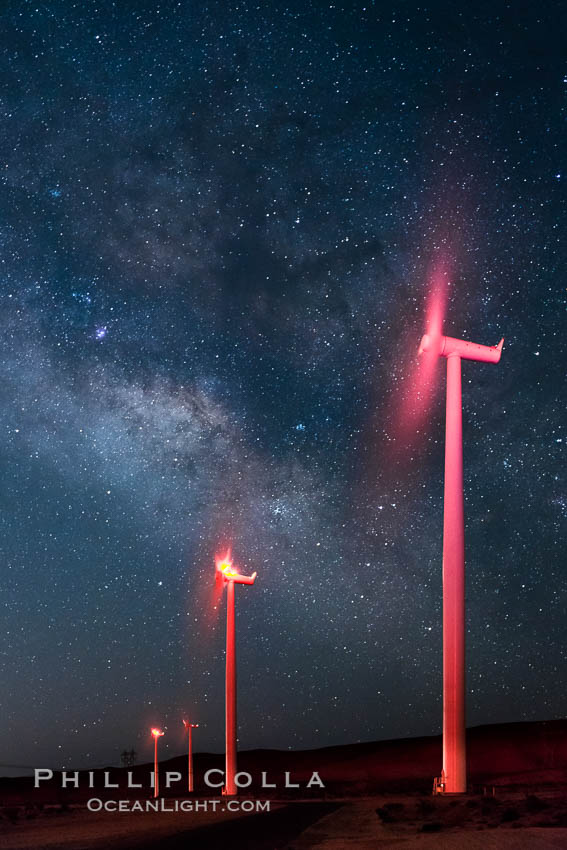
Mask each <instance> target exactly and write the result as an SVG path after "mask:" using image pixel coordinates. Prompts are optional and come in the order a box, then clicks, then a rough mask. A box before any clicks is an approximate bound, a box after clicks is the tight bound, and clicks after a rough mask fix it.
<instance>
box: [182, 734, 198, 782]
mask: <svg viewBox="0 0 567 850" xmlns="http://www.w3.org/2000/svg"><path fill="white" fill-rule="evenodd" d="M183 725H184V726H185V728H186V730H187V732H188V736H189V748H188V759H187V790H188V791H189V792H191V791H192V790H193V729H198V728H199V724H198V723H189V721H188V720H184V721H183Z"/></svg>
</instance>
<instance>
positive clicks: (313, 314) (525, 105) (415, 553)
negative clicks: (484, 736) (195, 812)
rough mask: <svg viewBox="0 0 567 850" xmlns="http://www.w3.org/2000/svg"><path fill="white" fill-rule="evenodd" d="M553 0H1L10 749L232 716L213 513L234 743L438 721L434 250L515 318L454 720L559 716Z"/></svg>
mask: <svg viewBox="0 0 567 850" xmlns="http://www.w3.org/2000/svg"><path fill="white" fill-rule="evenodd" d="M562 5H563V4H560V3H554V2H548V3H529V4H528V3H509V4H508V3H503V2H499V0H496V2H494V1H493V2H479V3H475V4H468V3H467V4H462V5H460V4H459V3H451V4H448V3H446V2H445V0H443V2H437V3H435V2H427V0H424V2H423V3H414V2H399V3H393V4H383V3H374V2H371V0H367V2H366V3H363V2H356V3H335V4H329V3H322V2H321V3H319V2H311V3H306V2H289V3H284V2H281V3H280V2H270V1H269V0H267V2H262V3H260V2H256V3H249V2H238V3H233V2H226V3H218V4H216V3H201V2H196V0H185V2H179V3H175V2H167V0H165V2H159V0H154V2H144V0H142V2H140V0H136V2H131V1H130V2H128V0H120V2H115V3H112V2H108V1H107V0H106V2H105V0H101V2H97V3H94V2H90V0H86V2H77V3H73V2H65V0H59V2H56V0H34V2H25V1H24V0H20V2H8V3H6V4H4V5H3V9H4V11H3V13H2V16H1V36H0V38H1V44H2V60H1V65H0V97H1V100H0V104H1V109H2V120H1V125H0V126H1V137H2V143H1V148H0V150H1V160H0V166H1V175H2V184H1V186H2V188H1V203H0V215H1V229H0V235H1V242H2V245H1V251H0V263H1V265H0V274H1V287H0V298H1V303H2V313H1V315H2V329H1V343H0V360H1V369H0V393H1V405H0V457H1V468H2V476H1V488H0V518H1V531H2V533H1V536H0V541H1V564H2V566H1V570H0V576H1V594H0V611H1V622H2V641H1V644H0V660H1V664H0V669H1V674H0V681H1V691H0V713H1V716H2V729H1V732H0V752H1V761H2V763H3V764H6V765H9V764H13V765H30V766H38V767H46V766H51V767H61V766H67V767H87V766H95V765H100V764H104V763H107V762H116V761H118V760H119V754H120V751H121V750H122V749H124V748H125V747H128V748H130V747H131V746H133V747H134V748H135V749H136V750H137V751H138V753H139V756H140V759H145V758H149V757H150V755H151V752H152V741H151V739H150V736H149V727H150V725H152V724H159V725H162V726H163V727H164V728H165V729H166V735H165V737H164V738H163V739H162V741H161V743H160V749H161V751H162V752H163V754H164V755H166V754H170V755H176V754H178V753H180V752H182V751H183V748H184V730H183V727H182V723H181V720H182V718H183V717H184V716H190V717H191V718H192V719H193V720H194V721H195V722H198V723H200V724H201V727H200V728H199V730H198V732H197V735H196V736H195V746H196V749H197V750H203V749H208V750H215V751H217V752H221V751H222V750H223V747H224V737H223V735H224V733H223V716H224V666H223V665H224V620H223V615H224V608H223V607H221V608H220V609H218V610H217V611H216V612H215V610H214V609H213V604H214V603H213V598H214V597H213V594H212V583H213V571H214V558H215V553H217V552H221V551H224V548H225V547H226V546H228V545H232V552H233V556H234V560H235V564H236V565H237V566H238V567H239V568H240V569H241V570H242V571H244V572H251V571H252V570H257V571H258V579H257V581H256V584H255V586H254V587H238V588H237V620H238V622H237V629H238V649H239V659H238V661H239V727H240V731H239V739H240V746H241V747H243V748H251V747H291V748H306V747H317V746H325V745H328V744H341V743H350V742H353V741H359V740H376V739H379V738H389V737H398V736H410V735H420V734H438V733H439V732H440V730H441V719H442V718H441V549H442V522H443V499H442V495H443V494H442V488H443V422H444V411H443V387H444V370H443V366H444V362H443V363H441V362H440V363H439V364H438V370H437V376H436V377H437V379H438V380H437V389H438V392H437V395H436V397H435V399H434V400H433V401H432V403H431V405H430V407H429V411H428V414H427V416H426V417H425V419H424V420H423V422H421V423H420V424H419V428H417V427H416V428H413V426H412V427H408V422H407V420H405V418H404V416H403V415H402V413H401V411H403V409H404V408H403V404H401V401H400V400H401V399H402V397H403V394H404V392H406V390H407V386H408V385H411V382H410V383H409V384H408V375H409V374H410V373H411V371H412V370H415V368H416V367H415V362H414V361H415V354H416V352H417V347H418V344H419V339H420V336H421V334H422V333H423V331H424V329H425V328H424V325H425V311H426V310H425V305H426V301H427V293H428V289H429V287H430V286H431V280H432V275H434V274H435V269H436V268H438V267H439V264H442V265H443V268H445V269H446V270H447V272H446V283H447V284H448V286H447V291H448V293H449V294H448V305H447V314H446V318H445V323H444V330H445V332H446V333H448V334H450V335H452V336H465V337H466V338H468V339H472V340H474V341H476V342H480V343H484V344H488V345H494V344H496V343H497V342H498V340H499V339H500V337H501V336H504V337H505V338H506V342H505V347H504V352H503V355H502V360H501V362H500V364H499V365H497V366H495V365H490V364H482V363H464V364H463V394H464V440H465V486H466V493H465V498H466V506H465V510H466V519H467V606H468V608H467V616H468V625H467V642H468V643H467V652H468V664H469V676H468V688H469V695H468V718H467V719H468V724H469V725H478V724H481V723H491V722H506V721H521V720H544V719H549V718H554V717H561V716H565V714H566V712H567V664H566V663H565V662H566V651H567V645H566V641H567V624H566V623H567V621H566V617H565V599H566V596H565V594H566V591H567V578H566V574H565V565H566V563H567V554H566V552H565V542H564V540H565V521H566V518H567V484H566V482H565V462H564V457H565V447H566V441H567V433H566V429H565V413H564V409H565V392H564V389H565V382H564V380H565V363H566V362H567V357H566V348H567V335H566V333H565V301H566V288H565V287H566V285H565V275H564V269H565V241H564V225H565V192H564V187H565V182H566V181H567V170H565V171H564V169H566V164H565V130H564V119H565V90H566V87H567V77H566V76H565V75H566V73H567V63H566V62H565V53H564V52H562V45H561V33H562V32H565V27H566V25H567V22H566V21H565V15H564V14H563V19H562V12H561V7H562ZM562 231H563V243H562V242H561V235H562ZM402 420H404V421H402ZM409 425H410V426H411V423H409ZM315 767H316V766H315ZM4 772H8V773H13V772H14V771H13V770H7V769H4Z"/></svg>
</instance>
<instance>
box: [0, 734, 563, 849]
mask: <svg viewBox="0 0 567 850" xmlns="http://www.w3.org/2000/svg"><path fill="white" fill-rule="evenodd" d="M467 740H468V752H469V781H470V793H469V794H467V795H463V796H455V797H451V796H446V797H445V796H433V795H432V778H433V776H434V775H435V773H436V771H437V770H438V768H439V765H440V764H441V738H440V736H433V737H428V738H414V739H403V740H397V741H376V742H369V743H359V744H351V745H347V746H338V747H328V748H325V749H320V750H303V751H279V750H249V751H244V752H242V753H241V754H240V756H239V768H240V769H242V770H244V771H248V772H249V773H250V775H251V776H254V777H255V780H254V783H253V785H252V786H251V787H250V789H248V791H249V793H247V794H246V796H244V793H243V795H242V797H241V798H240V800H241V801H242V800H244V799H247V800H260V801H269V804H270V811H269V812H267V811H261V812H251V813H243V812H241V811H228V808H227V805H226V800H223V798H221V797H219V796H218V792H211V790H210V789H207V788H206V786H205V785H204V783H203V776H204V775H205V771H206V770H208V769H210V768H222V767H223V756H222V754H210V753H209V754H207V753H200V754H197V755H196V756H195V776H196V792H195V795H194V799H199V800H214V799H216V801H217V811H216V812H215V811H212V810H211V808H210V809H209V810H208V811H198V812H181V811H179V812H175V811H166V812H147V813H146V812H144V813H141V812H135V813H133V812H129V813H120V812H116V813H105V812H89V811H88V809H87V800H88V799H90V798H92V797H96V798H100V799H104V800H109V799H125V798H129V797H130V798H131V799H136V798H137V799H139V800H145V799H148V797H150V796H151V789H150V788H149V787H148V785H147V777H148V772H149V770H150V769H151V764H148V763H146V764H140V765H136V766H135V767H134V768H133V778H134V780H135V781H136V782H137V781H139V782H141V783H142V787H141V789H140V790H139V791H130V790H128V785H127V776H126V773H125V769H124V768H110V769H109V771H108V775H109V776H110V779H111V781H112V782H114V783H117V784H118V787H119V790H118V791H114V790H110V789H105V788H104V784H103V774H105V775H106V771H105V769H101V770H100V771H95V773H94V777H95V779H94V782H95V784H94V786H93V790H91V788H90V787H89V786H88V781H87V774H86V772H84V771H83V772H81V779H80V782H79V787H77V788H76V789H73V788H64V789H63V788H62V785H61V776H60V775H57V774H56V775H54V776H53V778H52V780H50V781H48V782H46V783H45V784H43V785H42V786H41V787H40V788H34V783H33V777H31V776H27V777H18V778H14V777H4V778H1V779H0V850H59V848H60V850H102V848H105V850H113V848H118V847H120V848H137V849H138V850H150V848H163V850H181V848H184V850H185V848H187V847H190V848H192V850H193V848H207V850H214V848H217V847H219V848H221V847H222V848H230V850H310V848H321V850H368V848H390V847H396V848H401V850H403V848H405V847H408V848H412V847H416V848H422V850H433V848H435V850H439V848H440V849H441V850H453V848H455V850H469V848H470V850H476V848H479V850H491V848H494V850H516V848H517V850H523V849H524V848H525V850H538V848H541V850H544V848H567V721H565V720H554V721H546V722H540V723H516V724H500V725H493V726H485V727H477V728H473V729H470V730H469V731H468V739H467ZM185 765H186V756H184V755H181V756H176V757H174V758H172V759H169V760H168V761H166V762H164V763H163V764H162V765H161V769H163V770H164V771H166V770H177V771H183V770H184V769H185ZM264 770H268V771H269V773H270V776H271V777H272V778H275V779H277V778H278V777H279V779H278V784H277V788H276V789H275V790H273V791H267V790H263V789H262V788H261V786H260V783H259V782H258V780H257V777H260V776H261V772H262V771H264ZM314 770H317V771H318V772H319V773H320V775H321V777H322V779H323V780H324V784H325V788H324V789H320V788H311V789H309V790H307V782H308V779H309V777H310V776H311V774H312V771H314ZM286 771H291V772H292V773H293V777H294V779H295V780H296V781H297V782H299V783H300V786H301V787H300V789H299V790H286V789H285V788H284V787H283V783H282V782H281V778H282V777H283V776H284V775H285V772H286ZM215 793H216V794H217V796H216V797H215ZM166 795H167V796H166V797H164V803H165V804H166V805H167V807H169V808H170V809H171V808H172V807H173V808H174V804H175V801H176V800H181V799H183V798H182V797H181V795H180V792H179V791H175V789H173V788H172V789H170V790H169V791H166Z"/></svg>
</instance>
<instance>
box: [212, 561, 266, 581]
mask: <svg viewBox="0 0 567 850" xmlns="http://www.w3.org/2000/svg"><path fill="white" fill-rule="evenodd" d="M217 572H219V573H220V577H221V578H222V580H223V581H232V582H234V583H235V584H254V582H255V581H256V576H257V573H255V572H254V573H252V575H251V576H243V575H241V574H240V573H238V572H237V571H236V570H235V569H234V567H233V566H232V561H228V560H225V561H217Z"/></svg>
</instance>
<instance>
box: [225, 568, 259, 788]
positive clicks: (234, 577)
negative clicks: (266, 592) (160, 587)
mask: <svg viewBox="0 0 567 850" xmlns="http://www.w3.org/2000/svg"><path fill="white" fill-rule="evenodd" d="M217 575H218V577H219V578H220V579H221V581H222V582H223V584H226V586H227V588H226V589H227V594H226V696H225V699H226V710H225V720H226V763H225V776H224V783H225V784H224V788H223V789H222V793H223V794H226V795H234V794H237V793H238V789H237V787H236V783H235V781H234V777H235V776H236V772H237V768H236V753H237V748H236V628H235V618H234V585H235V584H254V582H255V580H256V573H252V575H251V576H243V575H240V573H238V572H237V571H236V570H235V569H234V568H233V566H232V561H230V560H229V555H227V556H226V557H225V558H224V559H223V560H219V561H217Z"/></svg>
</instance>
